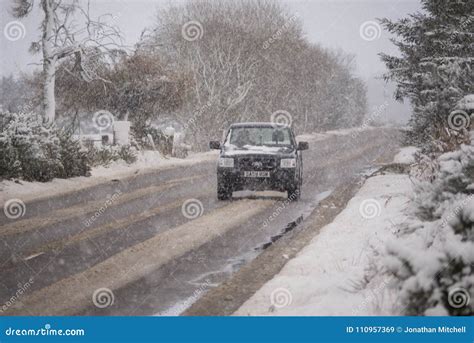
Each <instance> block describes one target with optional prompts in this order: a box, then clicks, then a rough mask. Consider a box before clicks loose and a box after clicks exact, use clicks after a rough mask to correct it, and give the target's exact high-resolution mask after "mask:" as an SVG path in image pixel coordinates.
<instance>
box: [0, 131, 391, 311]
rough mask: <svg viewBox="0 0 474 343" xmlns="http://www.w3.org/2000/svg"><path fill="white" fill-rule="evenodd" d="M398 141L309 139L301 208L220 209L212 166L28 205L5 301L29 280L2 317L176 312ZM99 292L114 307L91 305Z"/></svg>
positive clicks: (13, 226) (260, 199)
mask: <svg viewBox="0 0 474 343" xmlns="http://www.w3.org/2000/svg"><path fill="white" fill-rule="evenodd" d="M399 136H400V134H399V132H398V131H396V130H393V129H378V130H367V131H364V132H357V131H355V132H353V133H350V134H334V135H328V136H326V137H324V139H316V140H314V141H313V142H310V150H309V151H307V152H305V154H304V158H305V163H304V175H305V180H304V184H303V190H302V199H301V201H300V202H298V203H286V202H285V201H284V198H282V197H281V194H279V193H263V194H262V193H257V194H249V193H240V194H237V197H236V200H234V201H226V202H218V201H217V200H216V194H215V193H216V185H215V161H214V160H213V159H204V160H202V161H200V162H196V163H193V164H187V165H182V166H170V167H169V168H166V169H161V170H156V171H153V170H151V171H148V172H147V173H137V174H133V175H131V176H127V177H125V178H118V179H115V177H113V180H110V181H108V182H106V183H101V184H97V185H94V187H93V188H88V189H84V190H77V191H75V192H73V193H68V194H63V195H59V196H57V197H53V198H49V199H47V198H46V199H38V200H32V201H30V202H26V208H27V213H28V215H27V216H25V217H24V218H22V219H21V220H17V221H12V222H6V223H5V224H4V225H3V226H2V228H1V230H0V244H1V245H0V246H1V252H0V283H1V287H0V302H8V301H9V299H11V297H12V295H13V294H16V292H17V289H18V284H19V283H24V282H25V281H26V280H29V279H30V278H31V280H33V282H31V284H30V286H29V289H28V291H27V292H25V293H24V294H22V295H21V296H19V297H17V298H16V299H15V301H14V302H13V303H12V304H11V305H10V306H9V307H8V309H7V311H6V314H103V315H107V314H120V315H129V314H136V315H149V314H179V313H180V312H182V311H183V310H185V309H186V307H187V306H188V305H189V304H190V303H191V302H192V301H195V300H196V299H197V298H199V296H200V295H201V294H204V293H205V292H206V290H208V289H210V288H212V287H215V286H216V285H218V284H220V283H221V282H223V281H224V280H226V279H228V278H229V277H230V276H231V275H232V274H233V273H234V272H235V271H236V270H238V269H239V268H240V267H241V266H242V265H244V264H246V263H247V262H249V261H251V260H252V259H253V258H255V257H256V256H257V255H258V254H259V252H260V251H261V250H262V248H264V247H265V246H267V245H268V244H271V242H272V240H274V239H275V237H278V236H279V235H280V234H281V233H282V232H283V231H284V230H285V229H287V228H288V227H289V226H288V225H289V224H290V226H291V224H292V223H295V222H300V221H301V220H304V218H305V217H306V216H308V215H309V214H310V213H311V212H312V211H313V210H314V209H315V208H316V206H317V204H318V202H319V201H320V200H322V199H323V198H324V197H325V196H327V195H329V194H330V193H331V190H333V189H335V187H337V186H338V185H339V184H341V183H343V182H347V181H348V180H350V179H351V178H353V177H354V176H355V175H357V174H358V173H361V172H363V171H364V170H366V169H367V168H370V167H371V166H373V164H374V163H375V161H376V160H378V159H381V158H382V159H384V160H387V158H388V159H389V160H390V158H391V157H393V154H394V153H395V151H397V149H398V139H399ZM111 178H112V177H111ZM186 205H188V206H186ZM275 213H278V215H274V214H275ZM102 288H107V289H109V290H110V291H111V293H112V294H113V299H114V302H113V304H109V306H106V307H102V306H95V305H94V301H93V300H94V299H93V295H94V293H95V291H96V290H98V289H102ZM96 305H97V304H96Z"/></svg>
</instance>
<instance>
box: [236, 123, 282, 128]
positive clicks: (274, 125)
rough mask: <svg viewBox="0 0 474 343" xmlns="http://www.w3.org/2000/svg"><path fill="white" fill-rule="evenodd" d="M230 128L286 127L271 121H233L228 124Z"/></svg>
mask: <svg viewBox="0 0 474 343" xmlns="http://www.w3.org/2000/svg"><path fill="white" fill-rule="evenodd" d="M230 127H231V128H235V127H279V128H284V127H288V126H287V125H284V124H278V123H272V122H245V123H234V124H232V125H231V126H230Z"/></svg>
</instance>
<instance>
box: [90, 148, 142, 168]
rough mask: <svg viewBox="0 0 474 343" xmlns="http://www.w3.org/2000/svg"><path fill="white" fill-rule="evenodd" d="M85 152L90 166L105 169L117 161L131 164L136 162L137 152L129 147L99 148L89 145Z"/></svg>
mask: <svg viewBox="0 0 474 343" xmlns="http://www.w3.org/2000/svg"><path fill="white" fill-rule="evenodd" d="M87 151H88V156H89V159H90V161H91V164H92V166H105V167H107V166H109V165H110V164H111V163H112V162H115V161H119V160H123V161H125V162H126V163H127V164H131V163H134V162H135V161H136V160H137V150H136V149H135V148H134V147H132V146H131V145H113V146H111V145H104V146H101V147H100V148H96V147H94V146H93V145H89V146H88V148H87Z"/></svg>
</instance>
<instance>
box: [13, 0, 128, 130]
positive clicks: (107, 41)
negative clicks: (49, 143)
mask: <svg viewBox="0 0 474 343" xmlns="http://www.w3.org/2000/svg"><path fill="white" fill-rule="evenodd" d="M36 1H37V2H38V3H39V7H40V10H41V12H42V13H43V20H42V23H41V38H40V39H39V40H38V41H35V42H32V44H31V47H30V51H31V52H33V53H37V52H41V53H42V64H43V85H42V107H43V116H44V120H45V121H47V122H49V123H52V122H54V120H55V116H56V99H55V81H56V71H57V67H58V64H59V62H60V61H61V60H63V59H66V58H74V61H75V63H74V68H75V69H76V70H78V71H79V72H80V74H81V75H82V77H83V78H84V79H85V80H93V79H96V78H98V77H99V76H98V75H97V74H96V73H95V70H94V67H93V66H91V65H90V64H89V65H88V63H87V59H88V57H89V56H91V55H92V56H94V55H101V54H108V53H115V52H116V51H117V50H118V49H120V48H121V37H120V32H119V30H118V28H117V27H115V26H113V25H109V24H108V21H107V19H108V15H102V16H100V17H99V18H97V19H95V20H93V19H92V18H91V16H90V11H89V7H90V6H89V3H87V6H84V7H83V6H81V5H80V4H79V2H78V1H77V0H36ZM13 2H14V4H13V14H14V16H15V17H17V18H23V17H25V16H27V15H29V14H30V13H31V12H32V11H33V10H34V4H35V0H13Z"/></svg>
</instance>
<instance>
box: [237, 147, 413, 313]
mask: <svg viewBox="0 0 474 343" xmlns="http://www.w3.org/2000/svg"><path fill="white" fill-rule="evenodd" d="M408 151H411V152H413V151H414V149H411V148H410V149H403V150H402V151H401V154H400V155H399V156H398V157H397V159H398V160H400V159H401V158H399V157H400V156H403V157H404V160H408V156H409V154H408V153H407V152H408ZM412 195H413V188H412V183H411V181H410V179H409V177H408V176H407V175H400V174H387V175H379V176H375V177H372V178H369V179H368V180H367V181H366V183H365V184H364V185H363V187H362V188H361V189H360V191H359V192H358V193H357V194H356V196H355V197H354V198H352V199H351V201H350V202H349V203H348V205H347V207H346V208H345V209H344V210H343V211H342V212H341V213H340V214H339V215H338V216H337V217H336V219H335V220H334V221H333V222H332V223H331V224H329V225H327V226H325V227H324V228H323V229H322V230H321V233H320V234H319V235H318V236H316V237H315V238H314V239H313V240H312V241H311V242H310V244H308V245H307V246H306V247H305V248H304V249H303V250H302V251H301V252H300V253H299V254H298V256H297V257H296V258H294V259H293V260H291V261H289V262H288V264H287V265H286V266H285V267H284V268H283V269H282V271H281V272H280V273H279V274H278V275H276V276H275V277H274V278H273V279H272V280H270V281H269V282H268V283H266V284H265V285H264V286H263V287H262V288H261V289H260V290H259V291H258V292H257V293H256V294H254V296H252V297H251V298H250V299H249V300H248V301H247V302H246V303H244V305H243V306H242V307H241V308H240V309H239V310H238V311H237V312H236V313H235V315H244V316H246V315H276V316H301V315H303V316H314V315H316V316H318V315H320V316H328V315H329V316H354V315H396V314H398V312H397V293H396V291H395V290H394V289H393V288H391V287H390V286H391V280H390V279H389V277H388V276H385V275H380V274H377V272H376V270H377V269H376V268H374V266H375V265H376V263H377V260H378V259H379V258H380V256H379V253H380V252H381V251H382V250H383V248H384V246H385V244H386V242H387V241H388V240H391V239H394V238H395V236H394V233H395V232H396V230H397V225H400V224H402V223H403V222H404V221H405V220H406V218H407V216H408V215H409V209H408V208H409V205H410V198H411V197H412Z"/></svg>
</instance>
